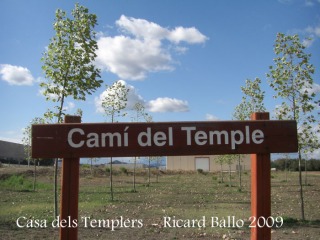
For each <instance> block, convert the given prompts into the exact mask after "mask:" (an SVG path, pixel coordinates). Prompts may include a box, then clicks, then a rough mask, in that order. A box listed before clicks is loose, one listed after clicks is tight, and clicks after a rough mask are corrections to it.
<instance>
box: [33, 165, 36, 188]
mask: <svg viewBox="0 0 320 240" xmlns="http://www.w3.org/2000/svg"><path fill="white" fill-rule="evenodd" d="M36 184H37V161H36V160H35V159H34V172H33V191H36Z"/></svg>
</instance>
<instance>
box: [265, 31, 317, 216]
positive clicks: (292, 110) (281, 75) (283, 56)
mask: <svg viewBox="0 0 320 240" xmlns="http://www.w3.org/2000/svg"><path fill="white" fill-rule="evenodd" d="M304 50H305V46H304V45H303V44H302V43H301V42H300V39H299V36H298V35H293V36H291V35H288V36H287V35H285V34H283V33H279V34H278V35H277V38H276V42H275V45H274V51H275V54H276V56H277V57H276V58H275V59H274V64H275V65H274V66H270V67H269V68H270V72H269V73H268V74H267V77H268V78H269V84H270V86H271V87H272V88H273V89H274V90H275V91H276V94H275V96H274V97H275V98H281V99H282V102H281V105H280V106H279V107H277V109H276V116H277V118H278V119H289V120H296V121H297V126H298V146H299V147H298V155H299V184H300V204H301V205H300V206H301V218H302V220H305V214H304V199H303V188H302V176H301V161H302V153H303V152H306V151H307V152H312V151H314V150H315V149H316V148H318V147H319V139H318V138H317V137H316V133H317V132H319V128H317V129H316V131H314V130H313V125H314V124H315V123H316V121H319V120H316V118H315V116H314V114H315V108H316V106H317V105H318V104H319V100H317V101H316V92H315V91H314V90H313V87H314V82H313V79H312V74H313V73H314V67H313V65H312V64H310V56H311V54H307V53H305V52H304Z"/></svg>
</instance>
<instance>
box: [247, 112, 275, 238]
mask: <svg viewBox="0 0 320 240" xmlns="http://www.w3.org/2000/svg"><path fill="white" fill-rule="evenodd" d="M251 119H252V120H269V113H267V112H264V113H253V114H252V116H251ZM270 172H271V163H270V153H263V154H260V153H258V154H251V216H252V217H253V218H255V220H256V222H255V223H254V225H255V226H256V227H253V228H251V240H271V228H269V227H267V226H266V224H264V226H263V227H262V228H259V227H258V225H259V224H258V221H259V218H260V217H261V218H263V219H261V220H260V221H259V223H261V224H263V223H264V220H267V219H268V217H270V216H271V183H270V181H271V178H270ZM251 220H252V221H253V219H251ZM261 224H260V226H261Z"/></svg>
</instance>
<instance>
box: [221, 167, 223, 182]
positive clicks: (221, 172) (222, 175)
mask: <svg viewBox="0 0 320 240" xmlns="http://www.w3.org/2000/svg"><path fill="white" fill-rule="evenodd" d="M220 173H221V183H223V171H222V164H220Z"/></svg>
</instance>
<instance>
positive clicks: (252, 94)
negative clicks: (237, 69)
mask: <svg viewBox="0 0 320 240" xmlns="http://www.w3.org/2000/svg"><path fill="white" fill-rule="evenodd" d="M260 84H261V80H260V79H259V78H256V79H255V80H254V81H251V80H250V79H247V80H246V85H245V86H244V87H241V90H242V92H243V93H244V96H243V97H242V101H241V103H240V104H239V105H238V106H236V108H235V112H234V114H233V117H234V118H235V119H238V120H249V119H250V118H251V114H252V113H253V112H264V111H265V110H266V109H265V107H264V104H263V100H264V95H265V92H264V91H261V88H260Z"/></svg>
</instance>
